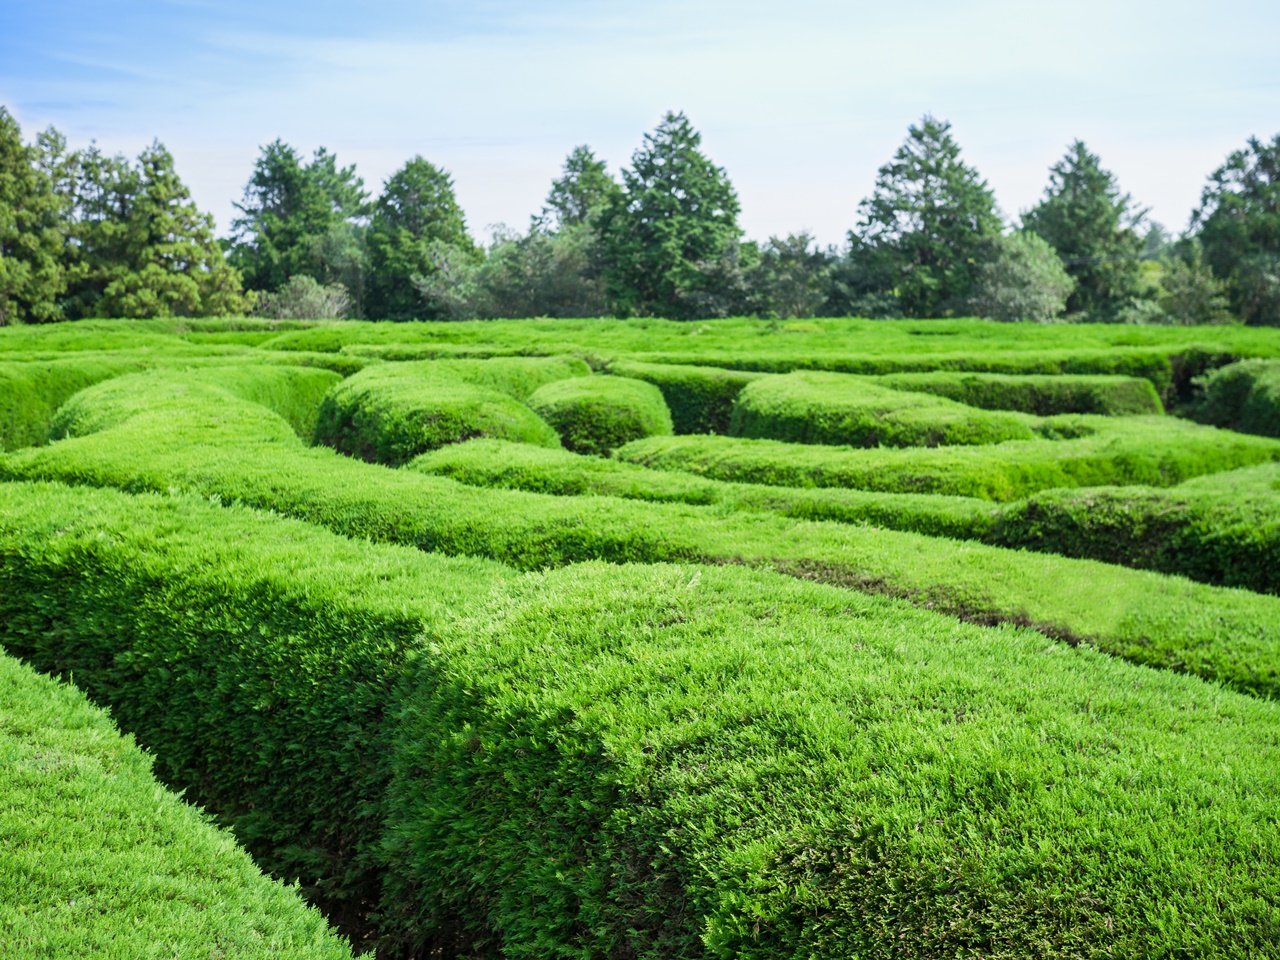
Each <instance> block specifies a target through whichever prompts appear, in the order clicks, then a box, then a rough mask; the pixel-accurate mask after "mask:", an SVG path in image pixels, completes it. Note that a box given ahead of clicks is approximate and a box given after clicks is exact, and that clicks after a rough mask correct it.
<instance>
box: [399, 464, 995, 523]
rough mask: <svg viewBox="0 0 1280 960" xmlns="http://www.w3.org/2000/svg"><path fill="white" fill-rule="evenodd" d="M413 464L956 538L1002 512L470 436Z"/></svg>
mask: <svg viewBox="0 0 1280 960" xmlns="http://www.w3.org/2000/svg"><path fill="white" fill-rule="evenodd" d="M408 469H410V470H417V471H420V472H422V473H429V474H435V475H438V476H443V477H449V478H451V479H453V480H457V481H459V482H461V483H465V484H467V485H468V486H472V487H496V488H504V489H508V490H526V491H528V492H530V493H549V494H554V495H556V496H570V497H572V496H584V495H595V496H608V497H622V498H623V499H626V500H648V501H652V502H656V503H687V504H695V505H707V504H717V505H720V506H722V507H725V508H727V509H730V510H756V511H768V512H771V513H779V514H782V515H783V516H787V517H794V518H796V519H800V520H834V521H837V522H841V523H866V524H874V525H877V526H883V527H888V528H889V529H891V530H913V531H915V532H917V533H926V534H930V535H932V536H939V537H955V538H958V539H970V538H979V537H981V536H982V535H983V534H984V533H985V532H986V531H987V530H988V529H989V528H990V527H991V525H992V523H993V522H994V521H995V519H996V516H997V515H998V513H999V512H1000V508H999V507H998V506H997V505H995V504H993V503H990V502H989V501H986V500H976V499H973V498H970V497H942V496H931V495H929V494H894V493H868V492H866V491H862V490H841V489H839V488H835V487H830V488H826V489H809V490H802V489H797V488H795V487H764V486H758V485H755V484H748V483H725V482H723V481H720V480H708V479H706V478H705V477H695V476H693V475H691V474H686V473H674V472H670V471H666V470H650V469H649V468H647V467H640V466H636V465H635V464H630V463H623V462H621V461H618V460H606V459H603V458H601V457H583V456H579V455H577V454H574V453H570V452H569V451H567V450H550V449H546V448H544V447H534V446H530V445H529V444H523V443H508V442H505V441H502V440H468V441H467V442H466V443H457V444H453V445H452V446H448V447H443V448H441V449H440V450H436V451H433V452H432V453H425V454H423V455H422V456H420V457H417V458H416V459H414V460H413V461H411V462H410V463H409V464H408Z"/></svg>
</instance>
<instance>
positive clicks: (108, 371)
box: [0, 359, 142, 451]
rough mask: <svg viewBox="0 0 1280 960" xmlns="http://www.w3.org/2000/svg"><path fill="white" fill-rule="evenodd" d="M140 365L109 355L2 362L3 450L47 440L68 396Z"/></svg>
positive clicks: (0, 429)
mask: <svg viewBox="0 0 1280 960" xmlns="http://www.w3.org/2000/svg"><path fill="white" fill-rule="evenodd" d="M141 367H142V364H140V363H134V362H130V361H128V360H124V361H121V360H110V359H108V360H98V359H91V360H87V361H85V360H80V359H68V360H46V361H28V362H21V361H19V362H12V361H6V362H0V451H3V450H15V449H17V448H19V447H31V446H35V445H37V444H41V443H45V442H46V441H47V440H48V439H49V424H50V423H51V422H52V420H53V415H54V413H55V412H57V409H58V407H59V406H61V405H62V403H63V401H65V400H66V399H67V398H68V397H70V396H72V395H73V394H75V393H77V392H79V391H80V390H83V389H84V388H85V387H87V386H90V385H92V384H95V383H98V382H99V381H102V380H107V379H110V378H111V377H118V376H120V375H121V374H123V373H128V372H130V371H133V370H138V369H140V368H141Z"/></svg>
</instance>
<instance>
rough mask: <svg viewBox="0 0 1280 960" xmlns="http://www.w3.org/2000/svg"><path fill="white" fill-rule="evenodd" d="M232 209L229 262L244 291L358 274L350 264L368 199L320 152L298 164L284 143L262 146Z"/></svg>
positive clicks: (346, 171) (352, 173) (350, 170)
mask: <svg viewBox="0 0 1280 960" xmlns="http://www.w3.org/2000/svg"><path fill="white" fill-rule="evenodd" d="M236 209H237V210H239V211H240V214H241V215H240V216H239V217H237V218H236V219H235V220H234V221H232V224H231V229H232V244H231V253H230V257H231V262H232V263H233V264H235V265H236V266H237V267H238V268H239V269H240V270H241V271H242V272H243V274H244V278H245V282H246V284H247V285H248V286H249V287H250V288H252V289H255V290H276V289H279V288H280V287H281V286H283V285H284V284H285V283H287V282H288V280H289V278H290V277H293V276H309V277H312V278H313V279H315V280H317V281H319V282H321V283H331V282H335V281H337V282H343V283H349V282H351V278H352V275H353V272H354V273H355V274H359V273H360V272H361V267H360V265H359V264H358V263H354V264H353V262H352V261H353V259H357V260H358V256H357V251H358V248H359V240H358V237H357V236H356V234H357V231H358V228H359V225H360V224H361V223H362V222H363V219H364V217H365V216H366V214H367V213H368V194H366V193H365V190H364V181H362V180H361V179H360V178H359V177H358V176H356V170H355V167H354V166H349V167H339V166H338V162H337V158H336V157H335V156H334V155H333V154H332V153H330V152H329V151H328V150H326V149H325V148H323V147H321V148H320V149H318V150H317V151H316V152H315V154H314V155H313V156H312V158H311V161H310V162H309V163H304V162H303V159H302V157H301V155H300V154H299V153H298V151H296V150H295V149H294V148H293V147H291V146H289V145H288V144H287V143H284V142H283V141H281V140H276V141H274V142H273V143H269V144H267V145H266V146H265V147H263V148H262V153H261V155H260V156H259V157H258V160H257V163H256V164H255V165H254V168H253V173H252V175H251V176H250V177H249V182H248V184H247V185H246V186H245V191H244V197H243V199H242V200H241V201H240V203H238V204H236ZM353 238H355V239H353ZM353 244H354V246H355V248H356V250H354V251H353ZM352 294H353V296H358V291H352Z"/></svg>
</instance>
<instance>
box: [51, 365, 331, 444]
mask: <svg viewBox="0 0 1280 960" xmlns="http://www.w3.org/2000/svg"><path fill="white" fill-rule="evenodd" d="M340 379H341V378H340V377H339V376H338V375H337V374H335V373H332V372H330V371H328V370H321V369H311V368H304V367H277V366H254V365H250V366H248V367H230V366H212V367H200V368H195V369H190V370H183V371H180V372H179V371H173V370H167V369H163V368H162V369H158V370H149V371H146V372H143V373H137V374H131V375H128V376H121V377H116V378H115V379H112V380H108V381H106V382H105V383H100V384H97V385H96V386H94V387H92V388H89V389H86V390H82V391H81V392H80V393H78V394H76V395H75V396H73V397H72V398H71V399H70V400H68V401H67V402H66V403H65V404H63V405H62V407H61V408H60V409H59V410H58V412H57V414H55V415H54V418H53V422H52V423H51V424H50V427H49V433H50V436H51V438H52V439H55V440H58V439H61V438H63V437H77V436H84V435H86V434H91V433H97V432H99V431H101V430H106V429H109V428H110V427H113V426H116V425H118V424H121V423H124V422H127V421H129V420H131V419H133V418H135V417H139V416H146V417H150V418H157V417H159V418H163V417H166V416H168V415H173V416H174V417H175V422H176V423H182V424H184V425H185V426H187V427H191V426H192V423H191V421H190V418H189V417H188V418H184V417H183V414H184V413H185V412H188V411H196V410H199V411H201V412H202V413H203V414H205V418H204V426H205V428H206V429H207V430H208V431H209V433H208V437H209V439H211V440H212V439H213V438H214V437H216V436H217V435H219V434H221V435H224V436H235V429H236V427H238V426H239V425H240V424H236V425H235V426H231V429H230V430H228V426H230V424H228V423H227V422H225V421H224V420H223V418H221V416H220V413H219V409H218V406H219V402H218V400H217V399H213V398H216V397H218V396H219V395H221V396H222V398H223V400H224V402H231V403H234V401H235V400H240V401H244V404H241V412H243V413H246V414H249V415H250V416H251V417H252V420H253V424H252V427H250V429H251V430H252V431H254V433H256V434H257V435H259V436H261V437H263V438H264V439H268V438H269V439H273V440H274V439H278V436H279V434H280V432H281V431H279V429H278V426H279V424H278V423H277V422H276V419H275V418H274V417H272V416H271V415H270V414H275V417H278V418H279V419H280V420H283V421H284V422H285V423H286V424H288V426H289V429H290V430H291V431H292V433H293V434H294V435H296V436H298V437H301V438H302V439H303V440H308V441H309V440H310V439H311V436H312V435H313V434H314V432H315V425H316V418H317V416H318V415H319V410H320V407H321V404H322V403H323V401H324V399H325V397H327V396H328V393H329V391H330V389H331V388H332V387H333V386H334V385H335V384H337V383H338V382H339V381H340ZM245 404H247V406H245ZM264 408H265V409H264ZM267 411H270V413H268V412H267ZM255 413H256V416H254V414H255ZM189 435H190V436H192V437H193V438H198V437H200V436H201V435H202V434H201V432H200V431H199V430H193V431H192V432H191V433H190V434H189Z"/></svg>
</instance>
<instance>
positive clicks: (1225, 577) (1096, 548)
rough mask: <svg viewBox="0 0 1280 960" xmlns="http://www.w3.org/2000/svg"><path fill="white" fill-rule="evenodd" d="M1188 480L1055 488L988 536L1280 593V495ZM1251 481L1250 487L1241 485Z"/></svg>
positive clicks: (1017, 509) (1018, 508)
mask: <svg viewBox="0 0 1280 960" xmlns="http://www.w3.org/2000/svg"><path fill="white" fill-rule="evenodd" d="M1260 471H1261V472H1265V473H1266V474H1267V475H1268V476H1269V477H1270V479H1271V480H1272V483H1273V484H1274V482H1275V480H1276V478H1277V476H1278V475H1280V474H1277V467H1276V465H1268V466H1265V467H1254V468H1251V471H1231V472H1228V473H1227V474H1218V475H1215V476H1214V478H1213V479H1214V480H1215V481H1216V482H1217V484H1216V485H1217V486H1218V489H1213V488H1210V489H1207V490H1206V489H1197V488H1196V487H1195V486H1193V485H1180V486H1176V487H1172V488H1169V489H1159V490H1157V489H1152V488H1150V487H1094V488H1086V489H1083V490H1050V491H1046V492H1044V493H1040V494H1036V495H1035V496H1033V497H1030V498H1029V499H1028V500H1026V501H1024V502H1022V503H1018V504H1010V505H1009V507H1008V508H1007V509H1006V510H1005V511H1004V512H1003V513H1002V515H1001V517H1000V519H999V521H997V522H996V523H995V524H994V525H993V527H992V528H991V530H990V532H989V534H988V539H989V540H990V541H991V542H994V543H1000V544H1003V545H1005V546H1011V547H1028V548H1031V549H1035V550H1051V551H1053V552H1054V553H1061V554H1064V555H1066V556H1072V557H1089V558H1091V559H1094V560H1104V561H1106V562H1108V563H1123V564H1125V565H1126V566H1135V567H1144V568H1146V569H1149V570H1159V571H1162V572H1164V573H1176V574H1181V575H1182V576H1186V577H1191V578H1192V579H1194V580H1200V581H1202V582H1204V583H1218V584H1224V585H1226V586H1232V587H1245V588H1247V589H1249V590H1257V591H1261V592H1264V593H1280V495H1278V494H1277V491H1276V489H1275V488H1274V486H1272V488H1271V489H1269V490H1267V491H1265V492H1263V493H1261V494H1258V493H1253V494H1250V493H1249V492H1248V491H1247V488H1245V489H1232V486H1234V485H1233V484H1231V483H1230V482H1229V478H1232V477H1233V476H1234V475H1235V474H1237V473H1245V472H1255V473H1256V472H1260ZM1241 486H1242V487H1244V485H1243V484H1242V485H1241Z"/></svg>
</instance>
